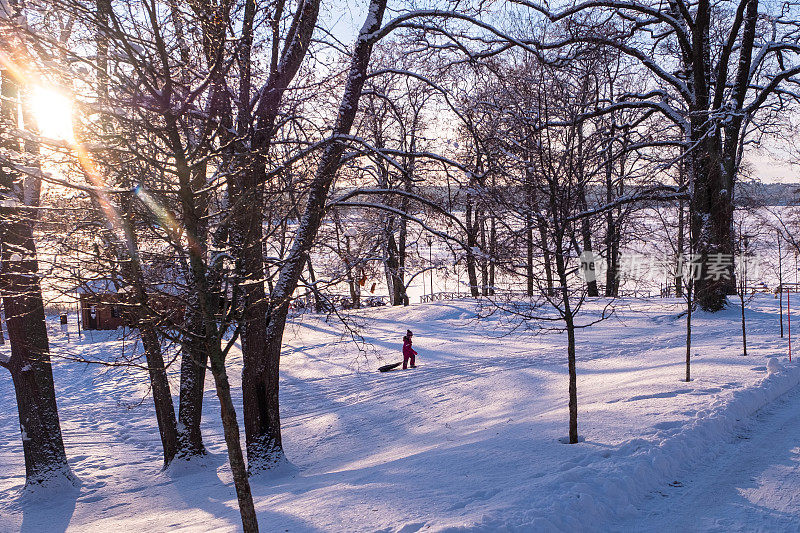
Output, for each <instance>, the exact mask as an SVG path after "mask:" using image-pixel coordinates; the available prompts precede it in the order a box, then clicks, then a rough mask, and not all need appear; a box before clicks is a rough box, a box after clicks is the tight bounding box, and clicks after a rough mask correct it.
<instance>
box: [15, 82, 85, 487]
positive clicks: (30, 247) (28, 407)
mask: <svg viewBox="0 0 800 533" xmlns="http://www.w3.org/2000/svg"><path fill="white" fill-rule="evenodd" d="M19 93H20V91H19V80H16V79H14V78H13V77H12V75H11V73H10V72H9V70H7V69H2V70H0V96H2V98H1V99H0V129H6V128H8V129H9V130H11V129H13V128H15V127H17V125H18V120H17V117H18V109H19V107H18V99H19ZM0 146H2V147H3V148H4V149H6V150H8V152H9V153H14V152H17V153H18V152H20V151H21V145H20V143H19V139H18V138H15V137H14V136H13V134H11V133H10V132H9V131H5V132H2V135H0ZM37 187H38V185H37ZM0 189H1V190H2V191H3V193H4V195H5V196H7V197H8V200H6V202H4V204H5V205H4V206H3V207H0V242H2V252H1V253H0V290H2V296H3V307H4V310H5V317H6V328H7V331H8V338H9V341H10V343H11V356H10V358H9V359H8V360H2V361H0V365H2V366H4V367H5V368H7V369H8V370H9V372H10V373H11V379H12V381H13V383H14V391H15V394H16V399H17V410H18V412H19V423H20V431H21V433H22V449H23V453H24V455H25V475H26V485H31V484H40V483H44V482H46V481H48V480H54V479H56V478H61V479H67V480H70V481H71V480H73V479H74V478H73V476H72V473H71V472H70V469H69V464H68V463H67V456H66V452H65V450H64V440H63V437H62V434H61V424H60V420H59V417H58V406H57V403H56V394H55V385H54V383H53V371H52V366H51V363H50V346H49V341H48V338H47V325H46V322H45V312H44V302H43V300H42V290H41V286H40V282H39V264H38V261H37V255H36V253H37V252H36V242H35V240H34V237H33V226H34V219H35V216H36V215H35V211H30V212H29V211H27V210H25V209H24V207H22V206H24V201H25V200H26V198H25V193H24V191H25V189H26V187H25V184H24V180H22V178H21V176H19V175H18V174H17V173H16V172H14V171H12V169H11V168H10V167H8V166H7V165H3V163H2V161H0ZM37 190H38V189H37ZM35 196H36V197H35V198H32V199H31V200H33V201H34V204H33V205H32V207H37V206H38V194H37V195H35Z"/></svg>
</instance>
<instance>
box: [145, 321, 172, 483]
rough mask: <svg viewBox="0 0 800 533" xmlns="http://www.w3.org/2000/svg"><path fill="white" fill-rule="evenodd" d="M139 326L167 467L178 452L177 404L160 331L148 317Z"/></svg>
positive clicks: (165, 465)
mask: <svg viewBox="0 0 800 533" xmlns="http://www.w3.org/2000/svg"><path fill="white" fill-rule="evenodd" d="M138 328H139V333H140V334H141V336H142V346H143V348H144V353H145V359H146V360H147V370H148V372H149V374H150V384H151V386H152V392H153V403H154V404H155V408H156V420H157V421H158V431H159V434H160V435H161V446H162V448H163V449H164V467H167V466H168V465H169V464H170V463H171V462H172V460H173V459H174V458H175V456H176V455H177V453H178V425H177V422H176V420H175V406H174V405H173V403H172V393H171V392H170V390H169V379H168V378H167V371H166V368H165V367H164V357H163V356H162V353H161V342H160V341H159V339H158V333H157V332H156V329H155V328H154V327H153V325H152V324H150V323H149V320H148V319H145V320H144V321H142V322H140V323H139V324H138Z"/></svg>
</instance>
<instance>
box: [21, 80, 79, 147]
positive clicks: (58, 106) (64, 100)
mask: <svg viewBox="0 0 800 533" xmlns="http://www.w3.org/2000/svg"><path fill="white" fill-rule="evenodd" d="M31 109H32V111H33V115H34V118H35V119H36V123H37V126H38V127H39V133H40V134H41V135H42V136H43V137H46V138H48V139H55V140H59V141H73V140H74V138H75V137H74V132H73V129H72V120H73V113H72V111H73V110H72V100H71V99H70V98H69V97H67V96H65V95H64V94H63V93H61V92H59V91H57V90H55V89H52V88H48V87H42V86H39V85H37V86H35V87H34V88H33V92H32V94H31Z"/></svg>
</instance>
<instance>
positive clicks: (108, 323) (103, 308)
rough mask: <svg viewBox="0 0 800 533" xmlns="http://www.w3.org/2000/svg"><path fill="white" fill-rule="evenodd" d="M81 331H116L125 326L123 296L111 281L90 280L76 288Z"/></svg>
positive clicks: (103, 279)
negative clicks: (81, 325)
mask: <svg viewBox="0 0 800 533" xmlns="http://www.w3.org/2000/svg"><path fill="white" fill-rule="evenodd" d="M78 297H79V298H80V304H81V305H80V308H81V323H82V324H83V329H117V328H119V327H121V326H125V325H127V321H126V319H125V317H124V316H123V312H122V310H123V306H124V295H120V293H119V292H118V290H117V286H116V284H115V283H114V282H113V280H111V279H107V278H101V279H92V280H88V281H85V282H83V283H81V285H80V286H79V287H78Z"/></svg>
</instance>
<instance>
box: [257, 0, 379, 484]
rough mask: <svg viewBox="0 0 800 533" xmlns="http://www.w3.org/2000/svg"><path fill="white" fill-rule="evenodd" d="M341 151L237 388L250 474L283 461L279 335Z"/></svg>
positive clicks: (348, 118) (369, 27) (347, 93)
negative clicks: (254, 363)
mask: <svg viewBox="0 0 800 533" xmlns="http://www.w3.org/2000/svg"><path fill="white" fill-rule="evenodd" d="M385 8H386V0H373V1H372V2H371V4H370V7H369V14H368V18H367V21H366V22H365V24H364V26H363V27H362V29H361V32H360V34H359V37H358V40H357V42H356V47H355V50H354V52H353V56H352V62H351V66H350V72H349V75H348V77H347V82H346V85H345V89H344V94H343V96H342V100H341V103H340V105H339V112H338V115H337V119H336V124H335V126H334V128H333V135H334V136H340V135H347V134H349V132H350V129H351V127H352V125H353V121H354V119H355V116H356V112H357V111H358V101H359V98H360V97H361V89H362V88H363V86H364V81H365V79H366V75H367V68H368V66H369V60H370V56H371V54H372V46H373V41H372V40H371V38H370V34H372V33H373V32H375V31H377V30H378V29H379V28H380V24H381V21H382V20H383V13H384V10H385ZM344 150H345V146H344V145H343V144H342V143H341V142H337V141H333V142H331V143H329V144H328V145H327V146H326V147H325V149H324V150H323V152H322V155H321V157H320V161H319V166H318V168H317V173H316V175H315V176H314V179H313V180H312V182H311V184H310V186H309V188H308V197H307V200H306V207H305V211H304V213H303V215H302V218H301V219H300V223H299V225H298V228H297V231H296V233H295V238H294V242H293V243H292V248H291V249H290V251H289V254H288V257H287V258H286V260H285V261H284V264H283V266H282V267H281V270H280V274H279V277H278V282H277V283H276V285H275V290H274V291H273V293H272V294H271V295H270V310H269V311H270V312H269V321H268V324H267V329H266V332H265V333H266V335H264V337H263V339H264V342H263V344H262V346H263V349H264V354H265V357H264V358H263V359H262V360H259V368H256V369H255V371H253V372H252V374H251V371H250V369H248V370H245V371H243V378H244V379H243V385H242V386H243V388H244V387H245V386H247V387H248V389H249V393H248V396H247V397H246V398H245V432H246V434H247V456H248V459H249V468H250V471H251V472H253V471H257V470H261V469H264V468H268V467H269V466H271V465H272V464H275V463H276V462H278V461H280V460H281V459H282V457H283V444H282V438H281V426H280V410H279V395H278V384H279V368H280V355H281V343H282V340H283V332H284V329H285V327H286V319H287V316H288V312H289V304H290V303H291V298H292V294H293V293H294V291H295V289H296V288H297V282H298V280H299V279H300V274H301V273H302V270H303V265H304V264H305V263H306V260H307V258H308V254H309V252H310V251H311V248H312V247H313V245H314V241H315V239H316V236H317V232H318V231H319V227H320V225H321V223H322V218H323V216H324V214H325V204H326V202H327V199H328V193H329V191H330V187H331V184H332V182H333V179H334V177H335V176H336V173H337V171H338V169H339V166H340V164H341V159H342V154H343V153H344ZM259 313H260V311H259ZM259 316H260V315H259ZM259 336H261V335H260V334H259ZM256 376H257V378H258V379H257V380H254V379H253V377H256ZM245 380H246V381H247V385H245V383H244V381H245Z"/></svg>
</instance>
